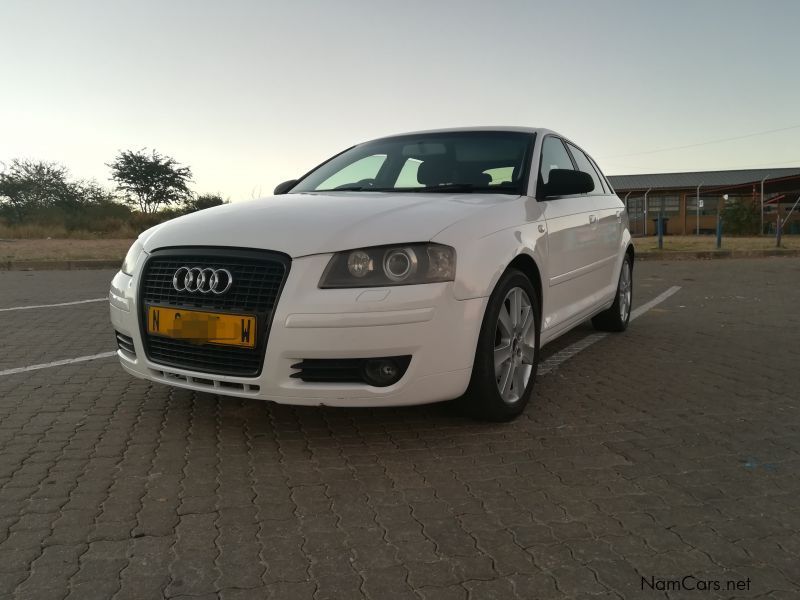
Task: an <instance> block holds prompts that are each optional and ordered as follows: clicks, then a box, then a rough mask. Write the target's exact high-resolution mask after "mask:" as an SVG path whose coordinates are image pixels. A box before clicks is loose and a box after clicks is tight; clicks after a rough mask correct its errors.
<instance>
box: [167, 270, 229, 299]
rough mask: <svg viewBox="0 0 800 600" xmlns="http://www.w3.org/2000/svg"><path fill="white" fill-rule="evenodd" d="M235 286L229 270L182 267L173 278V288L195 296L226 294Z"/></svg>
mask: <svg viewBox="0 0 800 600" xmlns="http://www.w3.org/2000/svg"><path fill="white" fill-rule="evenodd" d="M232 285H233V275H231V272H230V271H228V269H201V268H200V267H181V268H180V269H178V270H177V271H175V275H173V276H172V287H174V288H175V290H176V291H178V292H189V293H190V294H193V293H195V292H200V293H201V294H217V295H220V294H224V293H225V292H227V291H228V290H229V289H231V286H232Z"/></svg>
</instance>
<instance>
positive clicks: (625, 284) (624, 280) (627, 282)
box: [619, 260, 632, 323]
mask: <svg viewBox="0 0 800 600" xmlns="http://www.w3.org/2000/svg"><path fill="white" fill-rule="evenodd" d="M631 287H632V286H631V266H630V264H628V261H627V260H625V262H623V263H622V273H621V274H620V276H619V316H620V319H621V320H622V322H623V323H625V321H627V320H628V313H629V312H630V310H631V292H632V290H631Z"/></svg>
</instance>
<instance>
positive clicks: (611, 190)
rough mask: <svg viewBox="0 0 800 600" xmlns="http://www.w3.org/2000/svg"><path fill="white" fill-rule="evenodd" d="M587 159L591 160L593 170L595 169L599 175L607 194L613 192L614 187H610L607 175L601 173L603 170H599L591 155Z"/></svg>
mask: <svg viewBox="0 0 800 600" xmlns="http://www.w3.org/2000/svg"><path fill="white" fill-rule="evenodd" d="M589 160H590V161H592V164H593V165H594V168H595V171H597V173H598V174H599V175H600V179H602V180H603V183H605V184H606V190H608V193H609V194H613V193H614V188H613V187H611V182H610V181H609V180H608V177H606V176H605V175H604V174H603V172H602V171H601V170H600V167H598V166H597V163H596V162H595V160H594V159H593V158H592V157H591V156H590V157H589Z"/></svg>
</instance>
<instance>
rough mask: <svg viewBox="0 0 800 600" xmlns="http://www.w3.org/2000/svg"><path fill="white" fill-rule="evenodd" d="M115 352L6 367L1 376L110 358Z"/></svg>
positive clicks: (0, 373) (0, 372)
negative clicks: (13, 367)
mask: <svg viewBox="0 0 800 600" xmlns="http://www.w3.org/2000/svg"><path fill="white" fill-rule="evenodd" d="M116 355H117V353H116V351H115V352H101V353H100V354H90V355H89V356H79V357H78V358H65V359H64V360H56V361H53V362H49V363H42V364H39V365H30V366H28V367H17V368H16V369H6V370H5V371H0V377H2V376H3V375H14V374H15V373H27V372H28V371H38V370H39V369H49V368H51V367H60V366H62V365H71V364H72V363H79V362H86V361H88V360H97V359H98V358H110V357H112V356H116Z"/></svg>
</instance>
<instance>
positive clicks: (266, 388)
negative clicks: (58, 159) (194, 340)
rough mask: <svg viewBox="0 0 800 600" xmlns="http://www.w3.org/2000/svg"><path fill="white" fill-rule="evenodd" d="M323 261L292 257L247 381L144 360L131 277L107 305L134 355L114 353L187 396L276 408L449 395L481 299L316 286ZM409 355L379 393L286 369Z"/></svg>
mask: <svg viewBox="0 0 800 600" xmlns="http://www.w3.org/2000/svg"><path fill="white" fill-rule="evenodd" d="M330 257H331V255H330V254H325V255H315V256H308V257H303V258H297V259H294V260H293V261H292V267H291V270H290V271H289V275H288V278H287V280H286V283H285V285H284V288H283V292H282V294H281V297H280V299H279V301H278V304H277V306H276V308H275V315H274V317H273V321H272V328H271V331H270V334H269V340H268V341H267V347H266V352H265V356H264V366H263V369H262V370H261V374H260V375H259V376H257V377H234V376H223V375H211V374H207V373H202V372H199V371H190V370H186V369H179V368H174V367H167V366H164V365H159V364H157V363H153V362H151V361H150V360H148V359H147V357H146V355H145V351H144V347H143V344H142V338H141V332H140V328H139V323H138V315H139V314H140V312H141V311H140V310H139V307H138V306H137V293H136V290H137V288H138V279H139V276H140V269H141V266H139V270H137V271H136V272H135V273H134V274H133V276H128V275H125V274H124V273H121V272H120V273H117V275H116V276H115V277H114V280H113V281H112V284H111V290H110V292H109V303H110V311H111V322H112V323H113V325H114V328H115V329H116V330H117V331H118V332H120V333H122V334H123V335H126V336H129V337H130V338H132V340H133V345H134V348H135V350H136V354H135V356H133V355H131V354H130V353H128V352H125V351H123V350H120V351H118V353H117V354H118V355H119V359H120V363H121V364H122V366H123V367H124V368H125V369H126V370H127V371H128V372H130V373H131V374H133V375H135V376H137V377H141V378H144V379H149V380H151V381H157V382H161V383H167V384H169V385H174V386H177V387H184V388H188V389H193V390H197V391H204V392H211V393H219V394H225V395H231V396H238V397H246V398H257V399H263V400H271V401H274V402H279V403H283V404H298V405H328V406H399V405H410V404H425V403H429V402H437V401H440V400H448V399H451V398H456V397H458V396H460V395H461V394H463V393H464V391H466V388H467V385H468V383H469V378H470V374H471V372H472V362H473V359H474V356H475V348H476V345H477V339H478V334H479V331H480V325H481V320H482V318H483V312H484V308H485V303H486V298H475V299H471V300H456V299H455V297H454V294H453V289H452V283H434V284H425V285H410V286H397V287H386V288H372V289H325V290H323V289H319V288H318V287H317V283H318V282H319V278H320V276H321V274H322V271H323V270H324V268H325V266H326V265H327V264H328V261H329V260H330ZM406 354H410V355H411V356H412V358H411V363H410V365H409V367H408V369H407V371H406V373H405V374H404V375H403V377H402V378H401V379H400V380H399V381H398V382H397V383H395V384H393V385H391V386H388V387H373V386H369V385H366V384H362V383H316V382H314V383H311V382H303V381H300V380H298V379H295V378H292V377H291V374H292V373H293V372H295V371H294V370H293V369H292V368H291V365H292V364H295V363H297V362H298V361H300V360H302V359H313V358H370V357H380V356H397V355H406Z"/></svg>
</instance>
